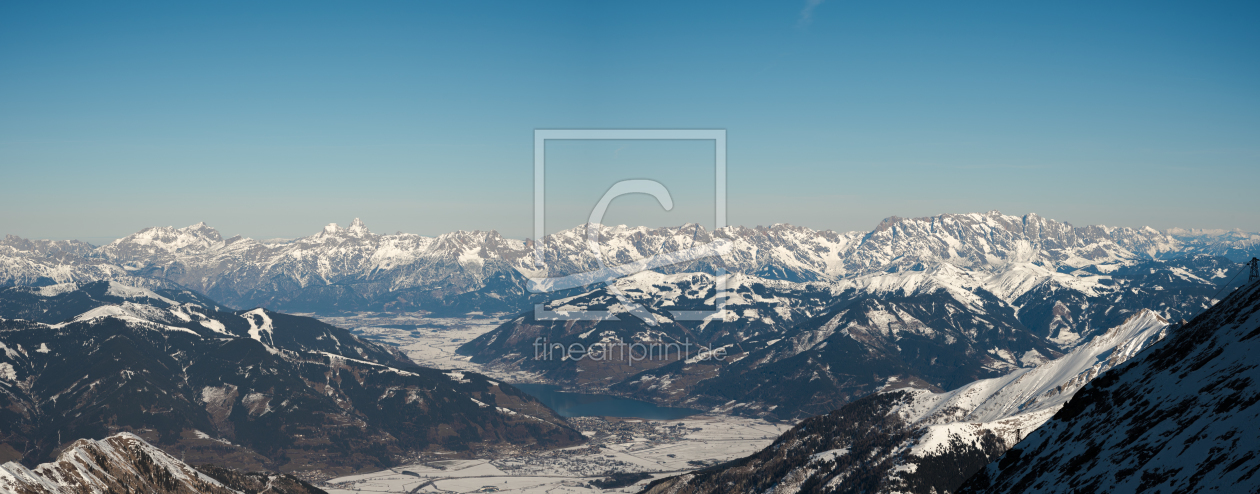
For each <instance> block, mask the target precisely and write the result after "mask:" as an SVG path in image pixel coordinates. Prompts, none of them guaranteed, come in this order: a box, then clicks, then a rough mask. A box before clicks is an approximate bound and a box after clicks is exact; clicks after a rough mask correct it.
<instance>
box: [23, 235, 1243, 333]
mask: <svg viewBox="0 0 1260 494" xmlns="http://www.w3.org/2000/svg"><path fill="white" fill-rule="evenodd" d="M593 228H594V230H595V231H596V232H597V237H598V243H599V245H600V248H601V252H600V254H599V256H602V258H603V259H604V260H606V262H607V263H608V264H609V265H620V264H624V263H628V262H634V261H638V260H642V259H645V258H648V257H650V256H653V255H655V254H658V253H661V252H673V251H678V250H685V249H688V248H692V247H695V246H697V245H700V246H703V245H710V244H713V245H716V244H714V242H716V241H721V242H724V243H726V244H728V245H729V246H730V251H729V252H727V253H726V254H723V255H722V256H720V258H718V259H713V258H705V259H699V260H695V261H691V262H685V263H681V264H677V265H670V266H663V267H661V268H659V269H658V271H659V272H662V273H667V274H671V273H684V272H707V273H715V272H716V271H717V269H718V268H722V269H725V270H726V271H728V272H735V273H742V274H749V275H755V276H758V277H761V278H767V279H774V280H783V281H792V282H806V281H827V282H832V281H837V280H843V279H850V278H854V277H859V276H863V275H871V274H877V273H886V272H890V271H893V272H895V271H905V270H918V269H924V268H925V267H931V266H936V265H940V264H948V265H951V266H954V267H958V268H961V269H964V270H970V271H976V272H981V273H989V272H996V271H999V270H1001V269H1005V267H1006V266H1008V265H1031V266H1037V267H1039V268H1040V269H1044V270H1047V271H1048V272H1050V273H1062V272H1070V271H1073V270H1076V269H1082V268H1086V267H1091V266H1093V267H1097V268H1098V269H1101V270H1109V269H1111V268H1112V267H1116V266H1124V265H1126V263H1127V262H1131V261H1143V260H1167V259H1173V258H1177V257H1184V256H1186V255H1190V254H1198V253H1207V254H1224V255H1228V256H1234V257H1239V258H1241V257H1244V256H1247V258H1249V254H1254V253H1257V250H1256V249H1255V247H1256V245H1257V244H1256V243H1255V242H1254V241H1253V240H1249V239H1250V237H1247V238H1235V236H1201V235H1200V236H1173V235H1167V234H1163V233H1160V232H1158V231H1155V230H1153V229H1150V228H1143V229H1136V230H1135V229H1130V228H1110V227H1103V226H1089V227H1074V226H1072V225H1070V224H1068V223H1063V222H1058V221H1054V220H1049V219H1046V218H1042V217H1039V216H1037V215H1032V214H1030V215H1025V216H1008V215H1002V214H1001V213H998V212H996V211H994V212H989V213H984V214H946V215H940V216H935V217H929V218H916V219H905V218H897V217H892V218H889V219H887V220H885V221H884V222H882V223H881V224H880V225H878V226H877V227H876V228H875V229H874V230H872V231H869V232H850V233H835V232H830V231H817V230H811V229H808V228H802V227H794V226H791V225H782V224H779V225H772V226H770V227H757V228H745V227H727V228H723V229H721V230H718V231H712V232H711V231H707V230H705V229H704V228H702V227H700V226H699V225H694V224H689V225H683V226H681V227H677V228H643V227H637V228H628V227H624V226H620V227H610V226H600V225H594V226H593ZM587 234H588V228H587V227H586V226H581V227H577V228H573V229H571V230H566V231H562V232H559V233H556V234H553V235H549V236H547V237H546V238H545V239H543V245H544V246H545V249H544V254H543V257H542V258H541V259H535V250H534V242H533V241H531V240H529V239H526V240H514V239H506V238H503V237H502V236H500V235H499V234H498V233H496V232H493V231H491V232H480V231H472V232H468V231H458V232H452V233H449V234H445V235H441V236H438V237H422V236H418V235H411V234H402V233H400V234H395V235H377V234H374V233H372V232H371V231H370V230H369V229H368V228H367V227H366V226H365V225H364V224H363V223H362V222H361V221H358V220H357V219H356V220H355V221H354V222H353V223H352V224H351V225H350V226H349V227H347V228H343V227H339V226H337V225H336V224H331V225H329V226H328V227H326V228H325V229H324V230H323V231H321V232H319V233H317V234H315V235H312V236H309V237H303V238H300V239H296V240H293V241H290V242H261V241H257V240H253V239H248V238H241V237H232V238H229V239H226V240H225V239H223V238H222V236H221V235H220V234H219V232H217V231H215V230H214V229H212V228H210V227H208V226H206V225H205V224H201V223H199V224H196V225H193V226H189V227H186V228H178V229H177V228H170V227H165V228H149V229H145V230H143V231H140V232H137V233H135V234H133V235H130V236H128V237H125V238H122V239H119V240H117V241H115V242H112V243H110V244H108V245H105V246H101V247H99V248H90V246H87V245H86V244H82V243H76V242H49V241H28V240H24V239H20V238H17V237H12V236H10V237H7V238H6V239H5V240H4V241H3V242H0V285H50V284H57V283H66V282H85V281H93V280H103V279H113V280H116V281H121V282H124V283H125V284H130V285H133V286H134V285H137V284H138V283H136V282H133V281H128V280H126V279H123V278H126V277H141V278H146V279H158V280H164V281H166V282H169V283H173V284H177V285H180V286H183V287H186V288H189V289H192V290H195V291H198V292H200V293H204V294H206V295H208V296H210V297H212V298H214V299H215V300H219V301H221V302H223V303H225V304H227V305H229V306H233V307H257V306H263V307H268V308H271V309H274V310H290V311H321V312H336V311H357V310H409V311H410V310H418V309H419V310H429V311H436V312H449V313H459V311H467V310H469V309H470V308H471V309H472V310H481V311H483V312H520V311H523V310H526V309H528V308H529V307H530V306H531V305H532V304H534V303H537V302H539V301H541V300H542V299H544V298H546V297H537V296H531V295H530V294H528V293H527V292H526V291H525V290H524V289H523V287H524V278H525V276H530V277H558V276H564V275H570V274H574V273H581V272H587V271H591V270H594V269H597V268H599V267H600V264H599V258H598V256H597V255H595V254H593V253H592V252H591V251H590V249H589V247H588V244H587V241H586V239H587ZM1239 235H1241V234H1239ZM1231 259H1232V258H1231ZM1234 260H1235V261H1237V260H1238V259H1234ZM492 294H493V295H497V296H491V295H492Z"/></svg>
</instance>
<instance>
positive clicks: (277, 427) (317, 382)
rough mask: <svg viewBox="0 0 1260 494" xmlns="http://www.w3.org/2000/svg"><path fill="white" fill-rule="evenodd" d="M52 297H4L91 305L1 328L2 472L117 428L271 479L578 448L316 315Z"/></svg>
mask: <svg viewBox="0 0 1260 494" xmlns="http://www.w3.org/2000/svg"><path fill="white" fill-rule="evenodd" d="M45 288H48V289H47V290H46V291H42V290H44V289H29V288H15V289H9V290H6V291H4V292H0V298H3V299H4V303H2V304H0V307H4V308H5V310H6V313H10V314H11V313H13V312H17V313H19V314H45V313H44V312H43V310H44V309H45V308H47V310H48V312H47V313H48V314H65V313H67V312H68V310H67V309H60V308H57V306H56V303H57V302H61V303H65V304H68V305H70V306H71V307H73V308H75V309H76V310H77V309H81V308H84V307H88V306H91V305H94V304H96V305H95V306H94V307H91V308H89V309H88V310H86V311H85V312H83V313H81V314H79V315H76V316H74V317H72V318H69V319H65V320H62V321H61V322H58V323H55V324H50V323H46V322H37V321H35V320H20V319H8V318H7V316H6V318H5V319H0V443H2V446H0V455H4V458H3V459H6V460H8V459H18V458H21V459H22V460H23V461H26V462H28V463H31V462H34V461H41V460H44V459H46V458H50V455H51V454H52V452H54V451H56V450H57V449H59V448H61V447H62V446H64V444H65V443H64V442H63V441H71V440H73V439H75V438H83V437H89V438H90V437H105V436H108V435H111V434H114V433H117V432H120V431H127V432H133V433H135V434H137V435H140V436H142V437H144V438H145V439H146V440H149V441H150V442H153V443H154V444H157V445H158V446H160V447H162V448H164V449H165V450H167V451H171V452H178V453H179V454H180V455H181V456H182V457H185V458H187V460H188V461H190V462H194V463H206V462H213V463H216V464H220V465H223V466H229V467H244V468H249V469H252V470H258V469H268V470H272V471H291V470H295V469H303V470H305V469H324V470H326V471H329V472H351V471H357V470H360V469H366V468H382V467H386V466H389V465H392V464H393V463H394V461H395V459H396V458H398V457H400V456H403V455H407V454H411V453H415V452H419V451H425V450H430V449H442V450H462V449H467V448H470V447H481V446H494V445H507V444H511V445H516V446H525V447H528V446H531V445H537V446H563V445H570V444H577V443H579V442H580V441H581V436H580V434H578V433H577V432H576V431H574V430H572V429H570V428H569V427H568V426H567V425H566V424H565V422H564V421H563V420H562V419H560V418H559V417H557V416H555V415H554V414H553V413H552V412H551V411H550V410H549V409H547V408H546V407H545V406H543V405H541V404H540V403H538V402H537V401H536V400H534V399H532V398H530V397H529V396H527V395H525V394H524V393H523V392H521V391H519V390H517V389H516V388H514V387H511V386H509V385H507V384H502V383H498V382H495V381H492V380H490V379H488V378H486V377H485V376H481V375H478V374H474V373H461V372H443V371H439V370H435V369H428V368H422V367H419V366H416V365H415V364H414V363H412V362H411V361H410V360H408V359H407V358H406V357H405V356H404V355H402V354H401V353H400V352H398V351H397V350H396V349H394V348H392V347H385V346H380V345H377V344H374V343H371V342H367V341H364V340H361V339H359V338H357V337H355V336H354V335H352V334H350V333H349V332H348V331H346V330H344V329H341V328H337V327H334V326H330V325H327V324H324V323H321V322H319V321H317V320H314V319H310V318H306V317H298V316H291V315H286V314H281V313H276V312H271V311H268V310H264V309H254V310H250V311H223V310H216V309H215V307H216V306H215V305H202V304H198V303H196V302H195V300H198V299H195V298H191V297H189V298H188V300H194V301H180V296H184V295H187V294H183V293H170V295H171V297H167V296H164V295H160V294H159V293H157V292H153V291H150V290H146V289H141V288H135V287H125V286H122V285H119V284H117V283H114V282H99V283H93V284H86V285H83V286H78V285H73V286H72V285H62V286H58V287H51V288H49V287H45ZM168 293H169V292H168ZM40 297H46V298H48V299H50V301H47V302H39V301H38V300H36V299H39V298H40ZM32 300H35V302H36V303H37V305H34V306H28V307H25V308H23V307H21V306H22V305H23V303H26V304H28V305H29V304H30V303H32ZM39 303H42V304H43V305H38V304H39ZM54 317H60V316H48V318H54Z"/></svg>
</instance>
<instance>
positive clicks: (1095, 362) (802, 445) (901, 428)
mask: <svg viewBox="0 0 1260 494" xmlns="http://www.w3.org/2000/svg"><path fill="white" fill-rule="evenodd" d="M1169 328H1170V326H1169V324H1168V322H1167V321H1165V320H1164V319H1162V318H1160V317H1159V316H1158V315H1157V314H1155V313H1154V312H1152V311H1142V312H1141V313H1138V314H1135V315H1133V316H1132V317H1130V319H1129V320H1128V321H1125V322H1124V323H1123V324H1121V325H1120V326H1117V327H1115V328H1112V329H1110V330H1109V331H1107V332H1106V333H1104V334H1102V335H1100V336H1098V337H1097V338H1095V339H1094V340H1093V341H1091V342H1090V343H1089V344H1087V345H1083V346H1081V347H1078V348H1077V349H1076V350H1074V351H1072V352H1071V353H1069V354H1067V355H1064V356H1063V357H1061V358H1058V359H1055V360H1051V361H1047V362H1044V363H1042V364H1041V365H1039V366H1037V367H1034V368H1024V369H1017V370H1014V371H1012V372H1009V373H1007V374H1006V375H1003V376H1001V377H998V378H993V379H984V380H979V381H975V382H972V383H968V384H966V385H964V386H962V387H959V388H956V389H953V390H951V391H948V392H933V391H931V390H928V389H923V388H922V387H920V386H921V383H918V382H915V381H903V380H901V379H890V380H889V382H888V384H887V385H886V386H884V388H883V390H882V391H880V392H877V393H873V394H870V395H868V396H866V397H863V398H861V399H859V400H857V401H854V402H852V403H849V404H846V405H844V406H841V407H839V408H838V409H837V410H835V411H832V412H830V413H827V414H824V415H821V416H818V417H813V418H809V419H806V420H804V421H802V422H801V423H800V424H798V425H797V426H796V427H794V428H793V429H792V430H791V431H789V432H787V433H785V434H784V435H783V436H782V437H780V438H779V439H778V440H777V441H775V443H774V444H772V445H771V446H769V447H767V448H766V449H764V450H762V451H760V452H758V453H757V454H754V455H752V456H750V457H747V458H744V459H741V460H736V461H733V462H730V463H727V464H724V465H719V466H717V467H713V468H710V469H706V470H700V471H697V472H692V473H690V474H685V475H681V476H677V477H672V478H667V479H662V480H660V481H657V482H655V483H654V484H652V485H651V486H649V488H648V489H647V490H646V492H649V493H651V494H666V493H669V494H691V493H718V492H771V493H795V492H802V493H812V492H854V493H857V492H864V493H884V492H888V493H891V492H924V493H927V492H953V491H954V490H955V489H957V488H958V486H959V485H961V484H962V483H963V481H964V480H966V479H967V477H968V476H970V475H971V474H973V473H975V472H976V471H978V470H980V469H981V468H983V467H984V465H985V464H987V463H988V462H989V461H991V460H993V459H994V458H997V457H998V456H999V455H1001V454H1002V453H1003V452H1004V451H1006V450H1007V449H1008V448H1010V447H1011V446H1012V445H1014V444H1015V443H1016V442H1018V441H1019V439H1020V438H1021V437H1023V436H1025V435H1027V434H1028V433H1031V432H1032V431H1033V430H1035V429H1036V428H1037V427H1038V426H1040V425H1041V424H1042V423H1043V422H1045V421H1046V420H1048V419H1049V418H1050V417H1051V416H1052V415H1054V414H1055V413H1056V412H1057V411H1058V410H1060V409H1061V408H1062V407H1063V406H1064V404H1065V403H1067V402H1068V400H1069V399H1070V398H1071V397H1072V396H1073V395H1074V394H1075V393H1076V392H1077V391H1078V390H1080V389H1081V387H1082V386H1084V385H1086V384H1087V383H1088V382H1090V381H1091V380H1092V379H1094V378H1096V377H1097V376H1098V375H1100V374H1102V373H1105V372H1106V371H1108V370H1109V369H1112V368H1114V367H1116V366H1119V365H1121V364H1123V363H1124V362H1125V361H1127V360H1129V359H1130V358H1132V357H1133V356H1135V355H1137V354H1138V353H1139V352H1141V351H1142V350H1143V349H1145V348H1147V347H1149V346H1151V345H1152V344H1154V343H1155V342H1157V341H1159V340H1160V339H1161V338H1163V337H1164V335H1165V334H1167V332H1168V330H1169Z"/></svg>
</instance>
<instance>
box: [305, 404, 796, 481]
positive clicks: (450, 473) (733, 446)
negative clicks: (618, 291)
mask: <svg viewBox="0 0 1260 494" xmlns="http://www.w3.org/2000/svg"><path fill="white" fill-rule="evenodd" d="M575 422H576V423H577V425H578V426H579V427H582V428H583V429H584V430H583V431H582V432H583V433H584V434H587V435H588V436H591V438H592V441H591V442H592V444H591V445H584V446H579V447H575V448H568V449H566V450H558V451H551V452H546V453H543V454H539V455H533V456H516V457H513V456H507V457H501V458H478V459H471V460H449V461H436V462H429V463H426V464H418V465H406V466H400V467H395V468H393V469H391V470H385V471H382V472H377V473H371V474H366V475H354V476H349V477H342V478H337V479H332V480H329V481H328V484H331V485H332V486H333V487H327V486H326V487H324V489H325V490H327V491H328V492H330V493H332V494H338V493H352V492H382V493H385V492H433V493H436V492H492V491H489V490H487V491H482V490H481V489H483V488H489V487H493V488H495V489H497V491H493V492H513V493H557V494H558V493H566V492H568V493H595V492H638V491H639V490H641V489H642V488H643V486H644V485H646V484H647V483H648V482H651V481H652V479H656V478H660V477H663V476H668V475H673V474H677V473H682V472H687V471H690V470H695V469H698V468H703V467H704V466H707V465H713V464H716V463H720V462H725V461H728V460H733V459H736V458H740V457H744V456H748V455H750V454H752V453H753V452H756V451H758V450H760V449H762V448H765V447H766V446H768V445H769V444H770V443H771V442H773V441H774V439H775V438H777V437H778V436H779V435H780V434H782V433H783V432H785V431H786V430H787V429H788V428H789V427H791V425H790V424H786V423H779V424H774V423H769V422H765V421H762V420H758V419H749V418H744V417H729V416H710V415H697V416H693V417H687V418H684V419H679V420H671V421H668V422H661V421H640V420H623V421H616V422H612V423H608V422H604V421H603V420H600V419H587V420H584V419H582V418H579V419H576V421H575ZM592 425H595V427H596V428H597V430H585V428H586V427H590V426H592ZM662 430H668V431H679V434H660V432H661V431H662ZM662 436H664V437H662ZM613 472H644V473H649V474H651V475H652V477H651V478H650V479H645V480H641V481H639V482H638V483H636V484H634V485H631V486H628V487H623V488H619V489H609V490H602V489H598V488H595V487H593V486H591V485H590V482H591V481H597V480H601V479H604V478H605V477H606V476H607V475H608V474H610V473H613ZM417 488H419V489H418V490H417Z"/></svg>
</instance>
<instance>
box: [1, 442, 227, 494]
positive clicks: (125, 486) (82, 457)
mask: <svg viewBox="0 0 1260 494" xmlns="http://www.w3.org/2000/svg"><path fill="white" fill-rule="evenodd" d="M0 491H4V492H15V493H16V492H23V493H39V494H45V493H46V494H53V493H57V494H60V493H95V492H153V493H169V494H184V493H189V494H191V493H213V494H220V493H222V494H229V493H235V492H236V491H234V490H232V489H229V488H227V487H225V486H224V485H223V484H221V483H219V481H217V480H215V479H213V478H211V477H209V476H208V475H205V474H203V473H201V472H198V471H197V470H196V469H194V468H192V467H190V466H188V465H187V464H185V463H184V462H182V461H179V460H178V459H176V458H175V457H173V456H171V455H169V454H167V453H166V452H165V451H162V450H161V449H158V448H157V447H155V446H153V445H152V444H149V443H148V442H146V441H145V440H144V439H141V438H140V437H139V436H137V435H135V434H132V433H129V432H121V433H118V434H115V435H112V436H109V437H107V438H104V439H101V440H91V439H79V440H77V441H75V442H73V443H71V444H70V445H69V446H68V447H66V449H65V450H63V451H62V452H61V454H60V455H58V456H57V459H56V461H53V462H51V463H44V464H42V465H39V466H37V467H35V468H33V469H28V468H26V467H24V466H22V465H21V464H19V463H15V462H9V463H5V464H4V465H0Z"/></svg>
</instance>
